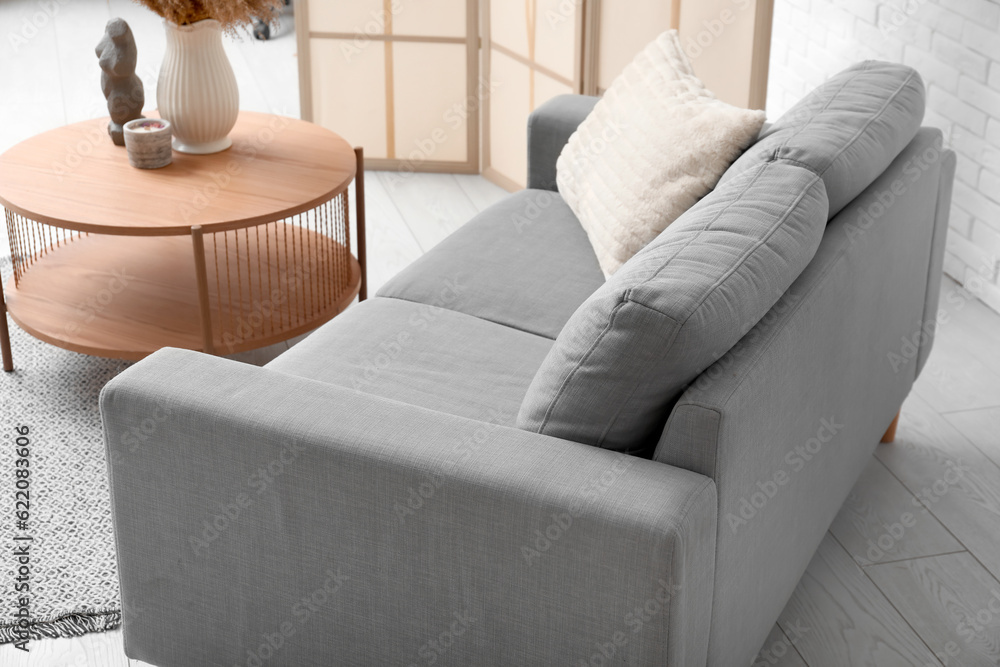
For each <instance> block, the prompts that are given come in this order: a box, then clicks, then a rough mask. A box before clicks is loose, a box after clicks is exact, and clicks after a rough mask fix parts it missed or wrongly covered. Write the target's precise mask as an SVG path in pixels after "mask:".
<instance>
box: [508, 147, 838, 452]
mask: <svg viewBox="0 0 1000 667" xmlns="http://www.w3.org/2000/svg"><path fill="white" fill-rule="evenodd" d="M826 207H827V201H826V195H825V193H824V191H823V183H822V181H821V180H820V179H819V177H818V176H816V175H815V174H814V173H812V172H811V171H807V170H805V169H802V168H800V167H797V166H795V165H791V164H784V163H779V162H768V163H764V164H760V165H757V166H756V167H755V168H753V169H750V170H748V171H747V172H745V173H744V174H742V175H741V176H740V177H738V178H734V179H731V180H730V181H729V182H728V183H727V184H726V185H724V186H721V187H719V188H717V189H716V190H715V191H714V192H713V193H712V194H711V195H710V196H708V197H705V198H704V199H702V201H700V202H699V203H698V204H696V205H695V206H694V207H692V208H691V209H690V210H688V211H687V212H686V213H685V214H684V215H682V216H681V217H680V218H678V219H677V220H676V221H675V222H674V223H673V224H671V225H670V226H669V227H668V228H667V229H666V230H665V231H664V232H663V233H662V234H661V235H660V236H658V237H657V238H656V239H655V240H654V241H653V242H652V243H650V244H649V245H648V246H646V247H645V248H644V249H643V250H642V251H640V252H639V253H638V254H637V255H635V257H633V258H632V259H631V260H629V261H628V262H627V263H626V264H625V265H624V266H623V267H622V268H621V269H620V270H619V271H618V272H616V273H615V274H614V275H613V276H612V277H611V278H610V279H609V280H608V282H607V283H606V284H605V285H604V286H603V287H601V288H600V289H598V290H597V291H596V292H595V293H594V295H593V296H592V297H590V298H589V299H588V300H587V301H586V302H585V303H584V304H583V305H582V306H581V307H580V308H579V310H577V311H576V313H574V314H573V317H572V318H571V319H570V320H569V322H568V323H567V324H566V327H565V328H564V329H563V331H562V333H560V334H559V337H558V338H557V339H556V343H555V345H554V346H553V347H552V349H551V350H550V351H549V354H548V355H547V356H546V358H545V361H544V362H542V365H541V367H540V368H539V370H538V373H537V375H536V376H535V379H534V380H533V381H532V383H531V387H530V388H529V389H528V393H527V394H526V395H525V397H524V403H523V405H522V406H521V411H520V412H519V414H518V417H517V425H518V426H519V427H520V428H523V429H525V430H528V431H534V432H538V433H546V434H549V435H554V436H556V437H560V438H566V439H567V440H573V441H574V442H584V443H588V444H592V445H596V446H599V447H606V448H608V449H615V450H618V451H624V452H630V453H636V454H642V453H645V452H647V451H649V450H651V447H652V445H654V444H655V441H656V438H657V436H658V435H659V433H660V431H661V429H662V428H663V424H664V422H665V421H666V419H667V414H668V410H669V406H670V405H671V404H672V403H673V401H674V400H675V399H676V398H677V396H679V395H680V393H681V391H682V390H683V388H684V387H685V386H686V385H687V384H688V383H689V382H691V380H693V379H694V378H696V377H697V376H698V374H699V373H700V372H701V371H702V370H704V369H705V368H707V367H708V366H709V365H710V364H711V363H712V362H713V361H715V360H716V359H718V358H719V357H720V356H722V355H723V354H724V353H725V352H726V351H727V350H728V349H729V348H730V347H732V346H733V345H734V344H735V343H736V342H737V341H738V340H739V339H740V338H741V337H742V336H743V334H745V333H746V332H747V331H749V330H750V328H751V327H753V326H754V325H755V324H756V323H757V321H758V320H760V318H762V317H763V316H764V315H765V313H767V311H768V309H770V307H771V306H772V305H773V304H774V302H775V301H777V300H778V298H779V297H780V296H781V294H782V293H784V291H785V290H786V289H788V286H789V285H791V284H792V281H793V280H795V278H796V277H797V276H798V275H799V273H801V271H802V270H803V269H804V268H805V267H806V265H807V264H808V263H809V260H810V259H812V256H813V254H814V253H815V252H816V248H817V247H818V246H819V242H820V239H821V238H822V235H823V229H824V228H825V226H826V211H827V208H826Z"/></svg>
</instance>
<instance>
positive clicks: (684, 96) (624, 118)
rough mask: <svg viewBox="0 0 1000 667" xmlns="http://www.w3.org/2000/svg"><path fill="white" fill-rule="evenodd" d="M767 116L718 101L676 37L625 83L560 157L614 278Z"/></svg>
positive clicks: (623, 78) (663, 40) (568, 193)
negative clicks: (695, 73) (700, 77)
mask: <svg viewBox="0 0 1000 667" xmlns="http://www.w3.org/2000/svg"><path fill="white" fill-rule="evenodd" d="M763 124H764V112H763V111H752V110H750V109H741V108H739V107H734V106H731V105H729V104H726V103H725V102H722V101H720V100H718V99H716V98H715V95H713V94H712V92H711V91H709V90H708V89H707V88H705V84H703V83H702V82H701V80H700V79H698V77H696V76H695V75H694V70H693V69H692V67H691V63H690V62H689V61H688V59H687V56H686V55H685V54H684V51H683V49H681V45H680V41H679V39H678V36H677V31H676V30H671V31H669V32H666V33H664V34H662V35H660V36H659V37H658V38H656V40H654V41H653V42H652V43H650V44H649V46H647V47H646V48H645V49H643V51H642V52H641V53H639V55H638V56H636V58H635V60H633V61H632V63H631V64H629V65H628V67H626V68H625V71H623V72H622V73H621V75H620V76H619V77H618V78H617V79H615V80H614V81H613V82H612V84H611V87H610V88H608V90H607V92H606V93H605V94H604V97H603V98H602V99H601V100H600V101H599V102H598V103H597V105H596V106H595V107H594V110H593V111H592V112H591V114H590V115H589V116H587V118H586V119H585V120H584V121H583V123H581V124H580V127H579V128H578V129H577V131H576V132H575V133H574V134H573V136H571V137H570V139H569V142H568V143H567V144H566V146H565V147H564V148H563V151H562V153H561V154H560V155H559V161H558V162H557V163H556V183H557V184H558V186H559V192H560V194H562V196H563V198H564V199H565V200H566V203H567V204H569V207H570V208H571V209H572V210H573V213H575V214H576V217H577V218H579V220H580V224H582V225H583V228H584V229H585V230H586V232H587V236H588V237H589V238H590V243H591V244H592V245H593V246H594V252H595V253H596V254H597V259H598V261H599V262H600V264H601V268H602V269H603V270H604V274H605V275H606V276H610V275H611V274H612V273H614V272H615V271H616V270H618V268H619V267H620V266H621V265H622V264H624V263H625V262H626V261H628V259H629V258H630V257H632V255H634V254H635V253H637V252H639V251H640V250H642V248H643V247H644V246H645V245H646V244H647V243H649V242H650V241H652V240H653V239H654V238H656V237H657V236H658V235H659V234H660V232H662V231H663V230H664V229H665V228H666V227H667V225H669V224H670V223H671V222H673V221H674V220H676V219H677V218H678V217H679V216H680V215H681V214H682V213H683V212H684V211H686V210H688V209H689V208H691V206H693V205H694V204H695V203H696V202H697V201H698V200H699V199H701V198H702V197H704V196H705V195H706V194H708V192H709V191H711V190H712V188H714V187H715V185H716V183H717V182H718V181H719V178H721V177H722V174H723V172H725V171H726V169H727V168H728V167H729V165H730V164H732V162H733V161H734V160H736V158H738V157H739V156H740V154H741V153H742V152H743V151H744V150H746V148H747V147H748V146H749V145H750V144H751V143H752V142H753V140H754V139H755V138H756V137H757V134H758V133H759V132H760V128H761V126H762V125H763Z"/></svg>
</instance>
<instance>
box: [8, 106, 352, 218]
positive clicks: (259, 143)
mask: <svg viewBox="0 0 1000 667" xmlns="http://www.w3.org/2000/svg"><path fill="white" fill-rule="evenodd" d="M106 128H107V119H106V118H103V119H95V120H90V121H84V122H82V123H76V124H74V125H67V126H65V127H61V128H58V129H55V130H51V131H49V132H45V133H42V134H39V135H37V136H35V137H32V138H31V139H28V140H26V141H24V142H22V143H20V144H18V145H16V146H14V147H13V148H11V149H10V150H8V151H7V152H6V153H4V154H3V155H2V156H0V204H2V205H3V206H4V207H5V208H7V209H9V210H11V211H13V212H15V213H18V214H20V215H22V216H24V217H26V218H29V219H32V220H36V221H38V222H43V223H46V224H50V225H53V226H56V227H61V228H64V229H72V230H76V231H82V232H91V233H98V234H116V235H127V236H171V235H180V234H184V235H190V233H191V227H192V226H194V225H201V227H202V228H203V229H204V230H205V232H206V233H208V232H215V231H222V230H225V229H238V228H240V227H246V226H250V225H255V224H260V223H263V222H269V221H273V220H280V219H282V218H287V217H289V216H292V215H296V214H299V213H302V212H304V211H308V210H310V209H313V208H315V207H316V206H318V205H319V204H321V203H323V202H326V201H329V200H330V199H332V198H333V197H335V196H337V195H338V194H340V193H341V192H344V191H345V190H346V189H347V187H348V185H349V184H350V183H351V181H352V180H353V178H354V176H355V171H356V165H357V163H356V159H355V154H354V151H353V149H352V148H351V146H350V145H349V144H348V143H347V142H346V141H345V140H344V139H343V138H342V137H340V136H339V135H337V134H335V133H333V132H331V131H330V130H327V129H325V128H322V127H320V126H318V125H314V124H312V123H308V122H305V121H301V120H297V119H292V118H286V117H283V116H274V115H270V114H262V113H254V112H246V111H244V112H241V113H240V116H239V120H238V121H237V123H236V127H235V128H234V129H233V131H232V133H231V135H230V136H231V137H232V139H233V146H232V148H230V149H228V150H225V151H222V152H220V153H216V154H214V155H186V154H184V153H179V152H176V151H174V154H173V164H171V165H170V166H168V167H164V168H163V169H155V170H143V169H136V168H134V167H132V166H131V165H129V163H128V156H127V154H126V151H125V148H123V147H119V146H115V145H114V144H113V143H112V142H111V139H110V137H108V134H107V130H106Z"/></svg>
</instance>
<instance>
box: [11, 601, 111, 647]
mask: <svg viewBox="0 0 1000 667" xmlns="http://www.w3.org/2000/svg"><path fill="white" fill-rule="evenodd" d="M121 624H122V613H121V611H119V610H117V609H115V610H111V611H101V612H83V613H76V614H67V615H65V616H61V617H59V618H57V619H54V620H51V621H32V622H31V624H30V625H29V626H28V639H29V641H32V640H36V639H61V638H64V637H81V636H83V635H85V634H88V633H91V632H107V631H109V630H116V629H118V628H119V627H121ZM23 639H24V634H23V632H21V630H20V629H19V628H18V626H16V625H3V626H0V644H10V643H13V642H17V641H22V640H23Z"/></svg>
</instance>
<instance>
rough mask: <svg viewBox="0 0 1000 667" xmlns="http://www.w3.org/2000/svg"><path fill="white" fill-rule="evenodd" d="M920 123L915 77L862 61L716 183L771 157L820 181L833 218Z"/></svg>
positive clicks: (919, 85) (920, 96) (920, 94)
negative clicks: (802, 168)
mask: <svg viewBox="0 0 1000 667" xmlns="http://www.w3.org/2000/svg"><path fill="white" fill-rule="evenodd" d="M923 116H924V85H923V82H922V81H921V80H920V75H919V74H917V72H916V70H914V69H912V68H910V67H906V66H905V65H897V64H892V63H884V62H878V61H874V60H867V61H865V62H862V63H858V64H857V65H854V66H852V67H849V68H847V69H846V70H844V71H843V72H841V73H840V74H837V75H836V76H834V77H831V78H830V79H828V80H827V81H826V83H824V84H823V85H821V86H819V87H818V88H816V89H815V90H814V91H813V92H811V93H810V94H809V95H808V96H806V97H805V98H803V99H802V101H800V102H799V103H798V104H796V105H795V106H794V107H792V108H791V110H789V111H788V112H787V113H786V114H785V115H783V116H782V117H781V118H779V119H778V120H777V121H776V122H775V123H774V125H772V126H771V127H770V128H769V129H768V130H767V131H766V132H762V133H761V135H760V138H759V139H758V141H757V143H756V144H754V145H753V146H751V147H750V148H749V149H748V150H747V152H746V153H744V154H743V156H742V157H740V159H738V160H737V161H736V162H734V163H733V165H732V166H731V167H730V168H729V170H728V171H727V172H726V174H724V175H723V177H722V182H726V181H727V180H728V179H730V178H734V177H735V176H736V175H738V174H740V173H742V172H743V171H745V170H746V169H749V168H751V167H752V166H754V165H756V164H758V163H760V162H762V161H765V160H769V159H773V158H775V157H777V158H781V159H784V160H788V161H789V162H794V163H796V164H801V165H803V166H805V167H807V168H809V169H812V170H813V171H815V172H816V173H818V174H820V175H821V176H822V177H823V182H824V183H825V184H826V192H827V196H828V197H829V198H830V217H831V218H832V217H833V216H834V215H836V214H837V213H838V212H839V211H840V210H841V209H842V208H844V206H846V205H847V203H848V202H850V201H851V200H852V199H854V198H855V197H857V196H858V195H859V194H860V193H861V191H862V190H864V189H865V188H866V187H868V185H869V184H870V183H871V182H872V181H873V180H875V178H876V177H877V176H878V175H879V174H881V173H882V172H883V171H884V170H885V168H886V167H887V166H889V163H890V162H892V160H893V159H894V158H895V157H896V156H897V155H899V152H900V151H901V150H903V148H904V147H905V146H906V145H907V144H908V143H910V140H911V139H913V137H914V135H915V134H916V133H917V129H918V128H919V127H920V121H921V119H922V118H923Z"/></svg>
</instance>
